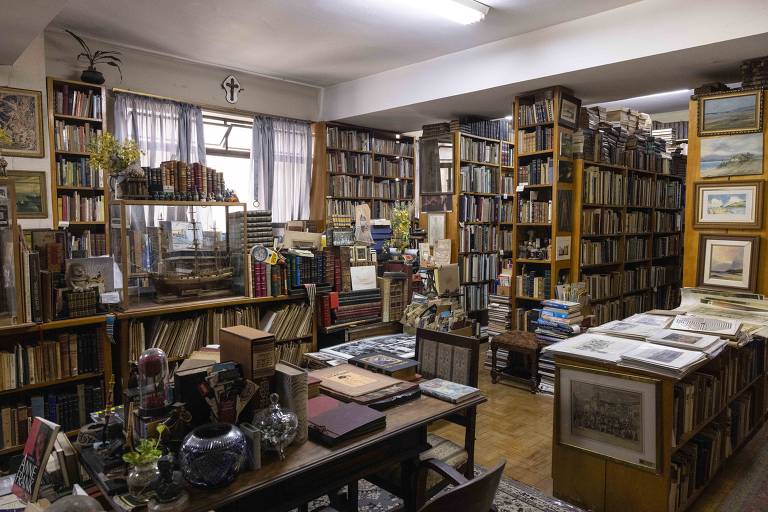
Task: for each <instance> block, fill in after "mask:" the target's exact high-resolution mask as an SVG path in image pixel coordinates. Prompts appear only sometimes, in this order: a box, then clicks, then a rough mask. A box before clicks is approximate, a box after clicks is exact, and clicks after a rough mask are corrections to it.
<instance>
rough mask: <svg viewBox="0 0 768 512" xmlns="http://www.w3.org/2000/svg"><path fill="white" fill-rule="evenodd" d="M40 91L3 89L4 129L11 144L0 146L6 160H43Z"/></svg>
mask: <svg viewBox="0 0 768 512" xmlns="http://www.w3.org/2000/svg"><path fill="white" fill-rule="evenodd" d="M42 97H43V95H42V93H41V92H40V91H30V90H28V89H15V88H13V87H0V128H2V129H3V130H5V132H6V133H7V134H8V136H9V137H10V138H11V142H9V143H5V144H0V149H2V151H3V155H5V156H21V157H27V158H43V156H45V148H44V147H43V145H44V142H43V110H42V109H43V106H42V105H43V100H42Z"/></svg>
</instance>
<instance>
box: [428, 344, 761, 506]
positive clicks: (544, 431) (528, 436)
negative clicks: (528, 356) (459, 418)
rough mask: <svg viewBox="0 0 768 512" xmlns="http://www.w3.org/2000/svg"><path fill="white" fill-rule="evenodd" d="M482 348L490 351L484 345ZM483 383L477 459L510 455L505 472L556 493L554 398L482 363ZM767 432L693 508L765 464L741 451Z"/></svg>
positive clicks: (450, 434) (456, 430)
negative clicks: (495, 380) (498, 375)
mask: <svg viewBox="0 0 768 512" xmlns="http://www.w3.org/2000/svg"><path fill="white" fill-rule="evenodd" d="M481 354H482V355H483V356H485V350H483V351H482V352H481ZM481 364H482V363H481ZM480 389H481V390H482V391H483V394H485V396H486V397H487V398H488V402H486V403H485V404H483V405H481V406H480V408H479V410H478V418H477V441H476V448H475V452H476V455H475V462H476V463H477V464H480V465H481V466H484V467H486V468H487V467H491V466H492V465H494V464H496V463H497V462H498V461H499V460H501V459H502V458H503V459H506V460H507V465H506V468H505V469H504V473H505V475H506V476H507V477H509V478H512V479H514V480H517V481H519V482H523V483H525V484H527V485H530V486H531V487H535V488H537V489H539V490H541V491H543V492H545V493H547V494H552V478H551V469H552V414H553V408H554V400H553V398H552V397H550V396H545V395H539V394H536V395H534V394H531V393H530V392H529V391H528V390H526V389H523V388H521V387H516V386H515V385H513V384H505V383H503V382H502V383H499V384H492V383H491V377H490V375H489V372H488V370H487V369H485V368H484V367H482V366H481V368H480ZM432 430H433V431H434V432H436V433H438V434H440V435H441V436H443V437H446V438H448V439H451V440H452V441H454V442H456V443H458V444H462V443H463V442H464V430H463V429H462V428H461V427H459V426H457V425H454V424H452V423H448V422H440V423H438V424H436V425H435V426H434V427H433V428H432ZM767 432H768V427H766V428H764V429H763V431H762V432H760V433H758V434H757V435H756V436H755V439H754V440H753V441H752V442H751V443H750V444H749V445H747V446H745V447H744V449H743V450H741V452H739V454H737V455H736V456H735V457H734V458H733V459H732V460H729V461H728V462H727V463H726V466H724V467H723V469H722V471H720V473H719V474H718V476H717V477H716V478H715V481H714V482H712V483H710V485H709V487H708V489H707V491H706V492H705V493H704V494H702V496H701V497H700V498H699V499H698V500H697V501H696V503H695V504H694V505H693V506H692V507H691V509H690V512H715V511H717V510H718V506H719V505H720V503H721V502H722V500H723V499H725V497H726V496H727V495H728V492H730V490H731V489H733V487H734V484H735V483H736V482H737V481H738V479H739V478H740V477H743V475H744V474H745V473H744V472H745V471H761V470H762V471H764V470H766V468H756V467H754V466H753V465H750V463H749V461H750V459H749V457H748V456H747V455H748V454H744V455H742V452H744V451H745V450H754V449H755V447H756V443H766V442H768V440H766V433H767ZM766 508H767V509H768V505H767V506H766ZM719 512H730V511H719ZM734 512H735V511H734Z"/></svg>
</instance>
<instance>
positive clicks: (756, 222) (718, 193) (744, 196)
mask: <svg viewBox="0 0 768 512" xmlns="http://www.w3.org/2000/svg"><path fill="white" fill-rule="evenodd" d="M694 186H695V187H696V200H695V204H696V216H695V217H694V219H693V226H694V227H695V228H704V229H706V228H709V227H711V228H716V227H717V228H734V229H760V227H761V226H762V224H763V222H762V220H763V219H762V213H763V182H762V181H722V182H717V183H712V182H708V183H696V184H695V185H694Z"/></svg>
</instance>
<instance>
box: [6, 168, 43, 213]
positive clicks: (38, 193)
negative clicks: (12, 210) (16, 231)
mask: <svg viewBox="0 0 768 512" xmlns="http://www.w3.org/2000/svg"><path fill="white" fill-rule="evenodd" d="M8 176H11V177H13V179H14V182H15V183H16V216H17V217H18V218H20V219H47V218H48V193H47V192H46V188H45V182H46V181H47V177H46V175H45V171H8Z"/></svg>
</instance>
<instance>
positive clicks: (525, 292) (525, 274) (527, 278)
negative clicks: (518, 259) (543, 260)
mask: <svg viewBox="0 0 768 512" xmlns="http://www.w3.org/2000/svg"><path fill="white" fill-rule="evenodd" d="M551 288H552V271H551V270H544V271H541V270H528V269H527V268H526V267H525V266H524V267H523V269H522V271H521V273H520V275H517V276H515V293H516V294H517V295H518V296H523V297H528V298H532V299H549V298H550V290H551Z"/></svg>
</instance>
